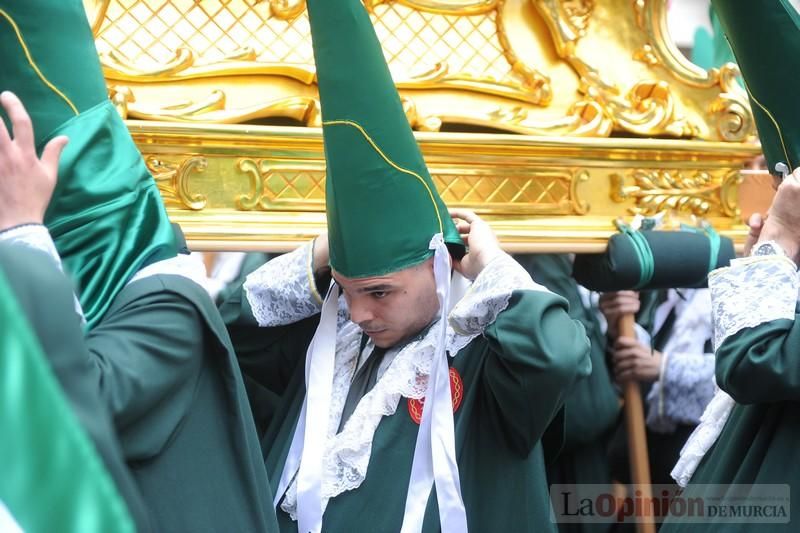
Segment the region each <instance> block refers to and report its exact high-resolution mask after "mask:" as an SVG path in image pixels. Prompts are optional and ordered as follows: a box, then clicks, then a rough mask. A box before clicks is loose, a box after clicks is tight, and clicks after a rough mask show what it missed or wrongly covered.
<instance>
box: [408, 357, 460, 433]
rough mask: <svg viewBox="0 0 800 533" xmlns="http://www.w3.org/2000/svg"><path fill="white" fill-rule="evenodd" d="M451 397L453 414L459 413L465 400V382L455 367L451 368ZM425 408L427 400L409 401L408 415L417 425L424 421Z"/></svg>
mask: <svg viewBox="0 0 800 533" xmlns="http://www.w3.org/2000/svg"><path fill="white" fill-rule="evenodd" d="M450 395H451V396H452V398H453V413H455V412H456V411H458V408H459V407H460V406H461V400H463V399H464V381H463V380H462V379H461V375H460V374H459V373H458V370H456V369H455V368H453V367H450ZM423 407H425V398H422V399H421V400H412V399H411V398H409V399H408V414H409V415H411V420H413V421H414V422H415V423H416V424H417V425H419V423H420V422H421V421H422V409H423Z"/></svg>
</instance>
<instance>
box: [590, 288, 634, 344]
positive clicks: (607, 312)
mask: <svg viewBox="0 0 800 533" xmlns="http://www.w3.org/2000/svg"><path fill="white" fill-rule="evenodd" d="M599 307H600V311H601V312H602V313H603V316H605V317H606V322H608V336H609V337H611V338H612V339H616V338H617V337H618V336H619V331H618V324H619V318H620V317H621V316H622V315H629V314H635V313H638V312H639V307H640V303H639V293H638V292H636V291H618V292H604V293H603V294H601V295H600V302H599Z"/></svg>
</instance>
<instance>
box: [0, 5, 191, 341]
mask: <svg viewBox="0 0 800 533" xmlns="http://www.w3.org/2000/svg"><path fill="white" fill-rule="evenodd" d="M2 90H10V91H12V92H14V93H16V95H17V96H18V97H19V98H20V100H22V103H23V104H24V105H25V107H26V109H27V110H28V113H29V114H30V116H31V119H32V120H33V127H34V133H35V135H36V144H37V148H38V149H39V150H41V149H42V148H43V147H44V145H45V143H46V142H47V141H48V140H49V139H50V138H52V137H53V136H55V135H66V136H68V137H69V138H70V142H69V144H68V145H67V147H66V148H65V149H64V152H63V154H62V156H61V163H60V166H59V171H58V185H57V186H56V190H55V192H54V194H53V198H52V200H51V202H50V205H49V207H48V210H47V214H46V216H45V224H46V225H47V228H48V229H49V230H50V234H51V235H52V236H53V240H54V241H55V244H56V248H58V252H59V254H60V255H61V258H62V260H63V262H64V266H65V268H66V270H67V271H68V272H69V273H70V275H71V276H72V278H73V279H74V280H75V281H76V284H77V285H78V291H79V298H80V302H81V305H82V306H83V311H84V314H85V316H86V320H87V323H88V325H89V327H93V326H94V325H96V324H97V323H98V322H99V321H100V319H101V318H102V317H103V315H104V313H105V312H106V310H107V309H108V308H109V306H110V305H111V304H112V302H113V301H114V297H115V296H116V295H117V293H118V292H119V291H120V290H122V288H123V287H124V286H125V284H126V283H127V282H128V281H129V280H130V279H131V277H132V276H133V275H134V274H135V273H136V272H137V271H138V270H139V269H140V268H142V267H143V266H145V265H148V264H150V263H154V262H156V261H159V260H162V259H167V258H169V257H174V256H175V254H176V253H177V243H176V240H175V235H174V233H173V230H172V227H171V226H170V223H169V220H168V218H167V213H166V210H165V209H164V205H163V203H162V201H161V196H160V194H159V192H158V188H157V187H156V184H155V181H154V180H153V178H152V176H151V175H150V173H149V172H148V171H147V168H146V167H145V164H144V161H143V160H142V156H141V154H140V153H139V150H138V149H137V148H136V145H135V144H134V142H133V139H131V136H130V134H129V133H128V129H127V127H126V126H125V124H124V123H123V121H122V119H121V118H120V117H119V114H118V113H117V112H116V110H115V109H114V106H113V105H112V103H111V102H110V101H109V99H108V90H107V88H106V84H105V79H104V78H103V72H102V69H101V67H100V61H99V59H98V56H97V50H96V49H95V46H94V38H93V36H92V32H91V29H90V27H89V22H88V20H87V18H86V13H85V11H84V8H83V3H82V1H81V0H25V1H20V0H0V91H2ZM0 118H2V119H4V120H5V119H6V117H5V116H4V115H3V113H2V112H0Z"/></svg>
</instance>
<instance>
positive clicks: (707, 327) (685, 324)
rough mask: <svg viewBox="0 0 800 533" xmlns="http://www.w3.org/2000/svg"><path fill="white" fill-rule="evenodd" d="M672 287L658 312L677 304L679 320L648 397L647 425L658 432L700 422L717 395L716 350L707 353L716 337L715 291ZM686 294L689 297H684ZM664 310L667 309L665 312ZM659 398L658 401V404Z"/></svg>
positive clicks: (664, 351)
mask: <svg viewBox="0 0 800 533" xmlns="http://www.w3.org/2000/svg"><path fill="white" fill-rule="evenodd" d="M681 294H682V295H683V298H682V297H681V296H680V295H679V294H678V292H677V291H675V290H674V289H673V290H670V291H669V294H668V300H667V302H665V303H664V304H662V305H661V306H659V309H658V310H657V312H656V317H657V318H656V323H657V324H658V323H659V320H658V316H659V315H663V316H662V317H661V318H662V320H661V324H659V325H658V326H656V328H658V327H660V326H661V325H663V319H664V318H666V315H667V314H669V311H670V309H672V307H673V305H674V307H675V313H676V320H675V324H674V326H673V328H672V332H671V333H670V336H669V340H668V341H667V342H666V344H665V345H664V349H663V352H662V353H663V358H662V360H661V370H660V374H659V376H660V377H659V380H658V381H657V382H656V383H654V384H653V387H652V388H651V389H650V393H649V394H648V397H647V402H648V407H649V409H648V412H647V425H648V426H649V427H650V428H651V429H653V430H654V431H658V432H663V433H667V432H671V431H674V430H675V425H676V423H685V424H697V423H698V421H699V419H700V416H701V415H702V414H703V410H704V409H705V408H706V405H707V404H708V402H709V401H711V397H712V396H714V354H713V353H705V345H706V342H707V341H708V340H709V339H710V338H711V337H712V335H713V332H712V327H711V295H710V292H709V291H708V289H697V290H687V291H681ZM684 298H685V299H684ZM662 311H663V312H662ZM656 402H657V404H656Z"/></svg>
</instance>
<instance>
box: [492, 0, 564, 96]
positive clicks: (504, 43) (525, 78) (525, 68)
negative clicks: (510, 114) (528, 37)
mask: <svg viewBox="0 0 800 533" xmlns="http://www.w3.org/2000/svg"><path fill="white" fill-rule="evenodd" d="M505 2H506V0H498V1H497V14H496V18H495V23H496V25H497V38H498V40H499V41H500V47H501V48H502V49H503V56H504V57H505V58H506V61H508V64H509V65H511V70H512V71H513V72H514V73H516V74H517V75H518V76H519V77H520V78H521V79H522V90H523V93H525V94H527V95H529V101H530V102H531V103H533V104H538V105H541V106H547V105H550V103H551V102H552V100H553V88H552V85H551V83H550V78H549V77H547V76H545V75H544V74H542V73H541V72H539V71H538V70H536V69H534V68H532V67H531V66H529V65H527V64H525V62H523V61H522V60H521V59H520V58H519V56H517V54H516V52H515V51H514V49H513V47H512V46H511V43H510V42H509V40H508V33H507V31H506V26H505V17H504V7H505Z"/></svg>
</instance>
